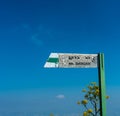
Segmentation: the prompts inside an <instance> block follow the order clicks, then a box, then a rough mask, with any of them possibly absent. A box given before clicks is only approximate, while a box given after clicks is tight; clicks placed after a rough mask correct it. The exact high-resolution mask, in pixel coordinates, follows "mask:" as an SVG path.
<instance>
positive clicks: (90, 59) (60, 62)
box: [44, 53, 98, 68]
mask: <svg viewBox="0 0 120 116" xmlns="http://www.w3.org/2000/svg"><path fill="white" fill-rule="evenodd" d="M97 59H98V54H74V53H71V54H70V53H51V54H50V56H49V58H48V60H47V62H46V64H45V66H44V67H46V68H47V67H48V68H50V67H53V68H54V67H56V68H57V67H58V68H96V67H97V66H98V63H97V62H98V61H97Z"/></svg>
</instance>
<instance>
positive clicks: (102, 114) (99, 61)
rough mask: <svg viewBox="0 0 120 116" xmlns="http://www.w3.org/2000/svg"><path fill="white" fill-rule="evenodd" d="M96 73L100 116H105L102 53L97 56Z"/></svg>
mask: <svg viewBox="0 0 120 116" xmlns="http://www.w3.org/2000/svg"><path fill="white" fill-rule="evenodd" d="M98 73H99V87H100V116H106V89H105V68H104V54H103V53H99V54H98Z"/></svg>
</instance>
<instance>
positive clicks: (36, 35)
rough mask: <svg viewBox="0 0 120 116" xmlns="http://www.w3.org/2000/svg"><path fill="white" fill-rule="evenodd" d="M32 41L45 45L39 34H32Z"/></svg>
mask: <svg viewBox="0 0 120 116" xmlns="http://www.w3.org/2000/svg"><path fill="white" fill-rule="evenodd" d="M31 39H32V42H33V43H34V44H36V45H38V46H42V45H43V41H42V40H40V39H39V35H38V34H35V35H32V38H31Z"/></svg>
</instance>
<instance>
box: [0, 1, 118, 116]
mask: <svg viewBox="0 0 120 116" xmlns="http://www.w3.org/2000/svg"><path fill="white" fill-rule="evenodd" d="M119 6H120V2H119V1H116V0H114V1H112V0H109V1H96V0H78V1H77V0H74V1H71V0H60V1H57V0H43V1H42V0H30V1H27V0H11V1H10V0H8V1H7V0H4V1H3V0H1V1H0V113H2V114H4V113H8V115H9V116H10V115H11V114H10V113H11V112H27V113H29V112H33V115H34V112H39V113H40V114H44V116H45V115H47V114H49V113H50V112H54V113H56V114H59V113H68V114H69V116H70V114H71V113H81V112H82V110H83V109H81V108H80V107H79V106H77V105H76V101H77V100H79V99H82V97H83V94H82V93H81V89H82V88H84V87H85V86H86V85H87V84H88V83H89V82H91V81H98V77H97V69H44V68H43V65H44V63H45V61H46V59H47V58H48V56H49V54H50V53H51V52H64V53H65V52H67V53H99V52H102V53H104V54H105V69H106V88H107V94H108V95H109V96H110V99H109V100H108V101H107V115H108V116H119V115H120V110H119V109H120V100H119V98H120V92H119V90H120V71H119V67H120V7H119ZM61 94H62V95H64V98H63V99H60V98H57V97H56V96H58V95H61ZM15 115H16V114H14V116H15ZM61 115H62V114H61Z"/></svg>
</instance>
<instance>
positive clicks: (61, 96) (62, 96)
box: [56, 94, 65, 99]
mask: <svg viewBox="0 0 120 116" xmlns="http://www.w3.org/2000/svg"><path fill="white" fill-rule="evenodd" d="M56 98H58V99H64V98H65V96H64V95H63V94H59V95H57V96H56Z"/></svg>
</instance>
